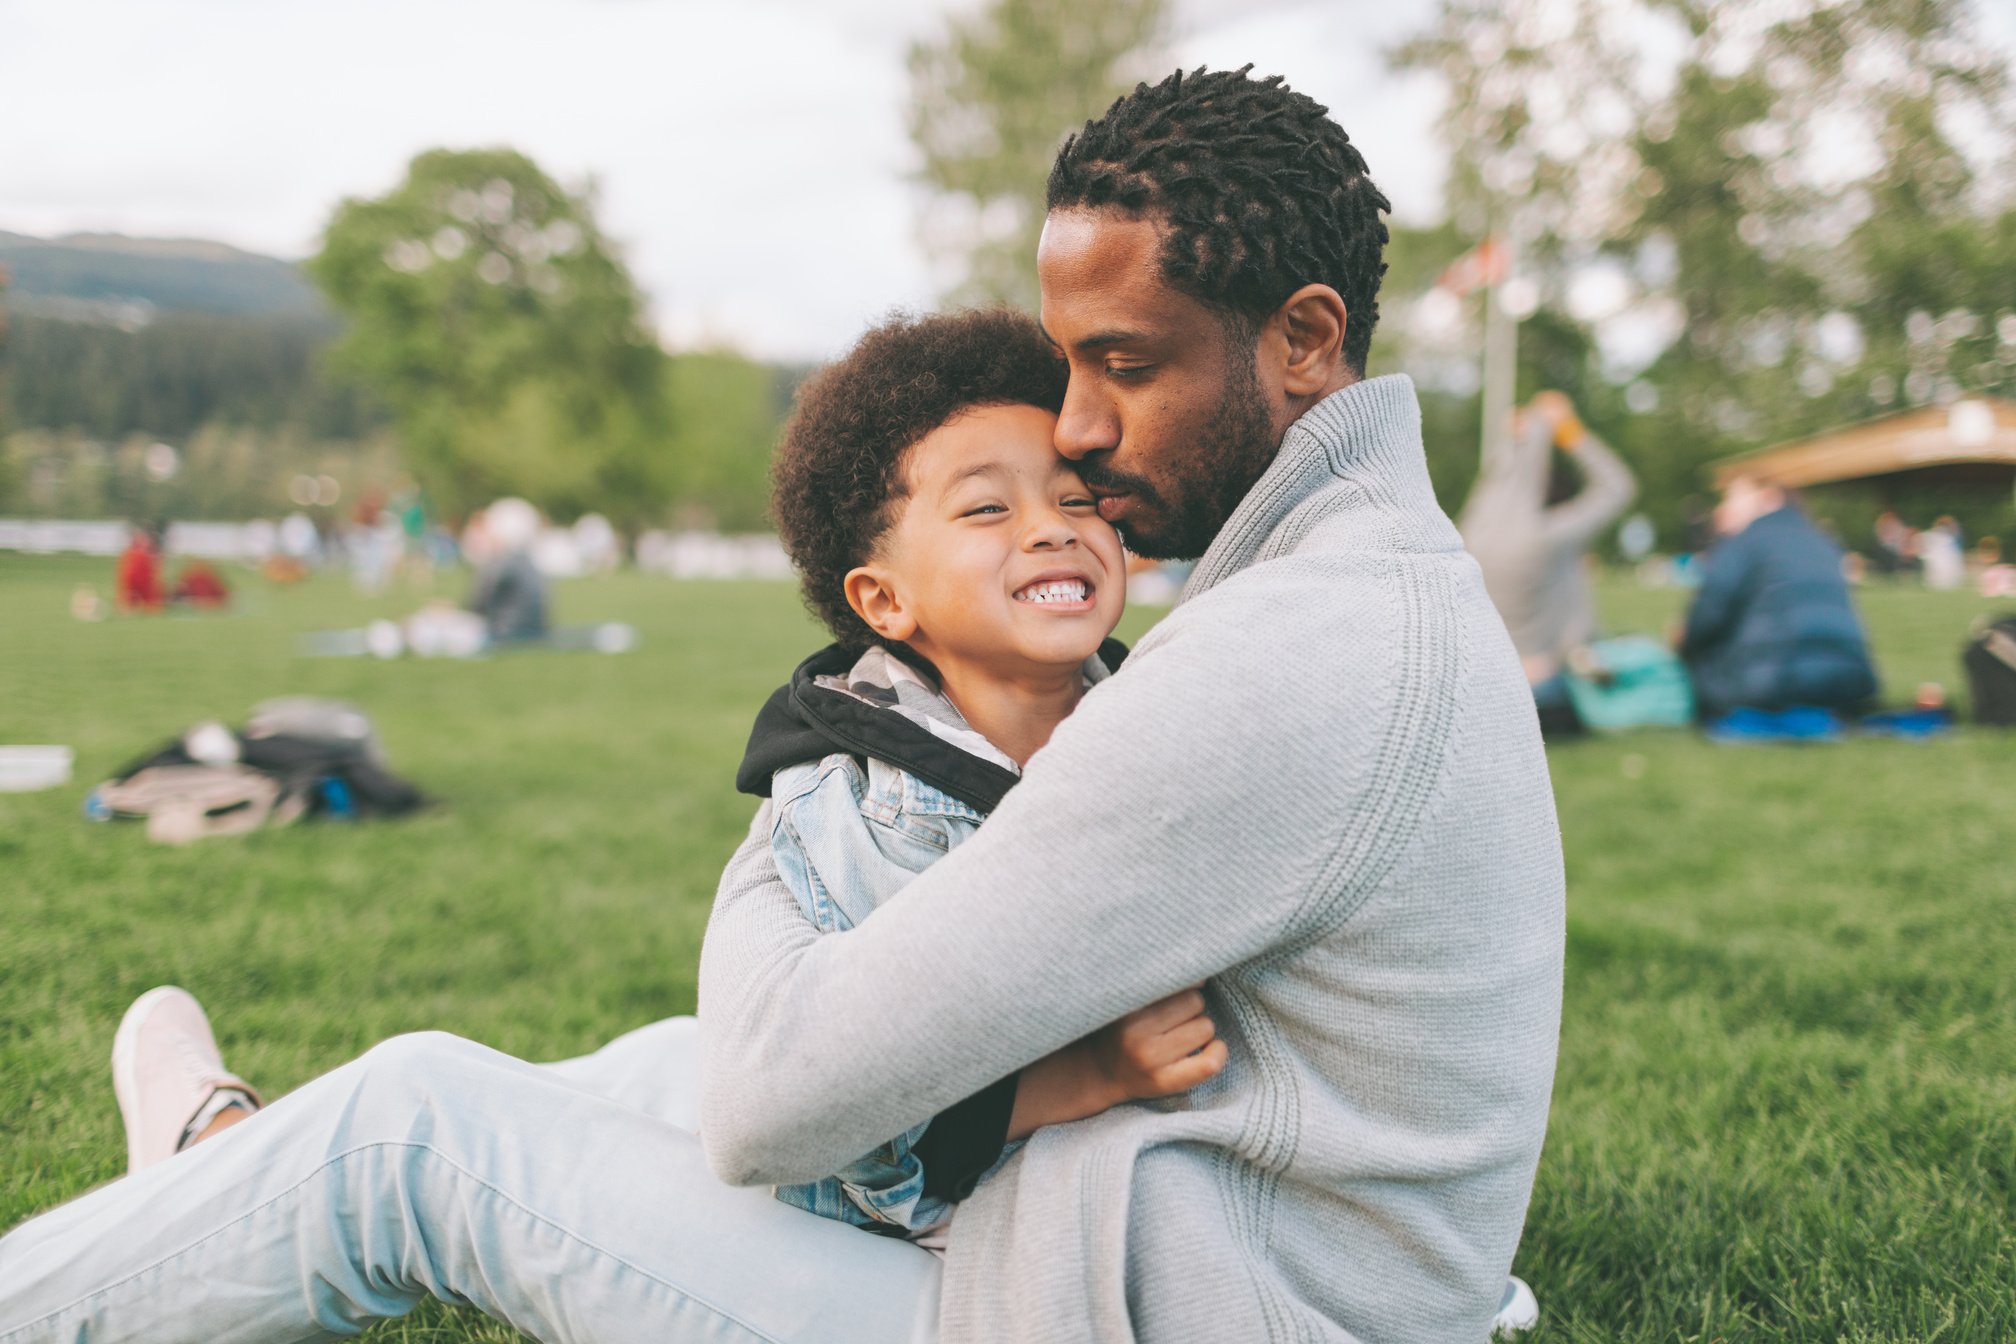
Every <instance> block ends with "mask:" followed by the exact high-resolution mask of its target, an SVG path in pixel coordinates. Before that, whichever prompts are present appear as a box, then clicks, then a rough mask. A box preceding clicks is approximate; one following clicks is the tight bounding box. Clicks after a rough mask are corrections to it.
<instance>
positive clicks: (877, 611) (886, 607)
mask: <svg viewBox="0 0 2016 1344" xmlns="http://www.w3.org/2000/svg"><path fill="white" fill-rule="evenodd" d="M840 588H841V591H842V592H844V593H846V594H847V605H848V606H850V607H852V608H854V614H855V615H856V616H859V617H860V618H861V619H862V620H863V621H865V622H866V623H867V625H868V628H869V629H870V630H873V631H874V632H875V633H876V634H878V635H880V636H882V638H884V639H886V640H890V641H893V642H895V643H898V644H900V643H903V642H904V641H906V640H908V639H909V638H910V637H911V636H912V635H914V634H916V633H917V618H916V617H914V616H912V615H911V614H910V613H909V610H908V609H907V608H906V607H905V606H904V605H903V599H902V597H901V596H899V595H898V594H897V592H896V589H895V588H894V587H893V586H892V585H891V583H890V581H889V575H887V574H885V573H884V572H883V571H882V570H881V569H880V568H879V567H877V566H874V565H862V566H861V567H860V568H858V569H850V570H848V571H847V577H846V578H845V579H843V580H841V584H840Z"/></svg>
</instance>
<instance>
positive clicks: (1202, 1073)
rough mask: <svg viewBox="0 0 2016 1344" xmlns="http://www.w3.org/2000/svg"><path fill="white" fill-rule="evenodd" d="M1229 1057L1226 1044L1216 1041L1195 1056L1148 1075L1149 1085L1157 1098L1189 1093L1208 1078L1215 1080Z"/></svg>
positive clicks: (1166, 1065) (1164, 1066)
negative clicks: (1153, 1089)
mask: <svg viewBox="0 0 2016 1344" xmlns="http://www.w3.org/2000/svg"><path fill="white" fill-rule="evenodd" d="M1228 1057H1229V1055H1228V1052H1227V1050H1226V1048H1225V1042H1223V1041H1218V1040H1214V1041H1212V1042H1211V1044H1209V1045H1207V1046H1205V1047H1204V1048H1203V1049H1202V1050H1199V1051H1198V1052H1197V1053H1196V1054H1194V1055H1188V1056H1185V1057H1184V1058H1182V1059H1179V1060H1177V1061H1176V1062H1175V1063H1173V1064H1164V1065H1163V1066H1162V1067H1161V1068H1159V1069H1156V1070H1154V1071H1153V1072H1151V1073H1150V1074H1149V1075H1148V1081H1149V1083H1150V1084H1151V1085H1152V1086H1153V1087H1154V1088H1155V1093H1156V1095H1157V1096H1163V1097H1167V1096H1172V1095H1174V1094H1175V1093H1178V1092H1187V1091H1189V1090H1190V1089H1191V1088H1193V1087H1195V1086H1197V1084H1199V1083H1201V1082H1203V1081H1204V1080H1205V1079H1207V1078H1214V1077H1216V1076H1217V1075H1218V1072H1219V1071H1220V1070H1221V1069H1223V1068H1224V1067H1225V1061H1226V1059H1227V1058H1228Z"/></svg>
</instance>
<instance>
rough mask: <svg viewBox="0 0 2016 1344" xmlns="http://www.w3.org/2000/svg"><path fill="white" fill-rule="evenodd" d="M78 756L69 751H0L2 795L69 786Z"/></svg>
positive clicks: (49, 748)
mask: <svg viewBox="0 0 2016 1344" xmlns="http://www.w3.org/2000/svg"><path fill="white" fill-rule="evenodd" d="M75 761H76V753H74V752H73V751H71V750H70V748H68V747H54V746H37V747H0V793H33V792H34V791H35V790H37V789H53V788H55V787H56V786H57V785H58V784H68V783H69V782H70V767H71V765H72V764H74V763H75Z"/></svg>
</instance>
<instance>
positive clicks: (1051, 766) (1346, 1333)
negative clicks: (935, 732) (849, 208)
mask: <svg viewBox="0 0 2016 1344" xmlns="http://www.w3.org/2000/svg"><path fill="white" fill-rule="evenodd" d="M1385 204H1386V203H1385V200H1384V199H1383V198H1382V197H1381V196H1380V195H1379V194H1378V192H1377V190H1376V189H1375V188H1374V187H1373V185H1372V183H1371V181H1370V180H1369V178H1368V177H1367V176H1366V169H1365V165H1364V162H1363V160H1362V159H1361V158H1360V157H1359V155H1358V153H1357V151H1356V150H1355V149H1354V148H1353V147H1352V146H1351V145H1350V144H1349V142H1348V141H1347V139H1346V138H1345V136H1344V134H1343V132H1342V131H1341V130H1339V129H1338V128H1337V127H1336V126H1335V124H1334V123H1332V122H1330V121H1329V120H1327V119H1326V118H1325V116H1324V115H1323V109H1321V108H1320V107H1318V106H1317V105H1316V104H1314V103H1313V102H1311V101H1310V100H1308V99H1307V98H1305V97H1302V96H1300V95H1297V94H1292V93H1289V92H1288V91H1287V90H1285V89H1283V88H1282V87H1280V85H1279V82H1278V81H1275V80H1267V81H1254V80H1250V79H1248V78H1247V77H1246V76H1245V74H1244V72H1243V71H1242V72H1239V73H1236V74H1225V73H1219V74H1208V75H1207V74H1202V73H1201V72H1200V73H1199V74H1198V75H1196V76H1187V77H1186V76H1176V77H1172V78H1171V79H1169V80H1167V81H1165V82H1164V83H1163V84H1161V85H1159V86H1157V87H1155V88H1152V89H1149V88H1142V89H1138V90H1137V91H1136V92H1135V93H1134V94H1133V95H1131V96H1130V97H1128V98H1125V99H1123V100H1121V101H1120V102H1119V103H1118V104H1116V105H1115V106H1114V108H1113V109H1112V110H1111V111H1109V112H1108V113H1107V115H1106V116H1105V117H1103V118H1102V119H1100V120H1099V121H1097V122H1094V123H1091V124H1090V125H1088V126H1087V127H1086V129H1085V131H1084V132H1083V133H1082V134H1081V135H1080V136H1078V137H1076V138H1074V139H1073V140H1072V141H1070V142H1069V143H1067V144H1066V146H1065V147H1064V149H1063V150H1062V151H1061V152H1060V154H1059V157H1058V160H1057V163H1056V166H1055V167H1054V169H1053V171H1052V173H1051V177H1050V184H1049V205H1050V212H1049V217H1048V221H1047V224H1046V227H1045V231H1044V237H1043V242H1042V246H1041V249H1040V251H1039V254H1038V274H1039V278H1040V280H1041V285H1042V296H1043V314H1042V315H1043V321H1044V324H1045V326H1046V328H1047V329H1048V331H1049V333H1050V335H1051V337H1052V338H1053V339H1054V340H1055V341H1056V342H1057V344H1058V347H1059V349H1060V350H1061V351H1063V353H1064V354H1065V356H1066V357H1067V358H1068V360H1069V362H1070V385H1069V388H1068V391H1067V393H1066V398H1065V404H1064V408H1063V411H1062V413H1061V416H1060V419H1059V424H1058V429H1057V442H1058V447H1059V448H1060V449H1061V450H1062V451H1063V452H1064V453H1066V454H1067V455H1068V456H1071V457H1074V458H1077V459H1078V460H1079V463H1080V471H1081V473H1082V474H1083V476H1084V477H1085V479H1086V481H1087V483H1088V484H1090V485H1091V486H1092V487H1093V489H1094V492H1095V493H1096V494H1098V495H1099V496H1100V511H1101V513H1102V514H1103V515H1104V516H1106V517H1107V518H1108V519H1110V520H1112V521H1113V522H1115V523H1116V524H1118V525H1119V526H1120V527H1121V529H1122V530H1123V533H1124V534H1125V536H1126V537H1127V539H1128V542H1129V545H1130V546H1131V547H1133V548H1134V549H1136V550H1137V551H1139V552H1141V553H1143V554H1146V555H1150V556H1190V555H1196V554H1198V553H1199V552H1200V551H1201V552H1202V553H1203V555H1202V559H1201V560H1200V562H1199V564H1198V566H1197V568H1196V571H1195V572H1194V574H1193V576H1192V577H1191V579H1190V581H1189V583H1188V585H1187V587H1186V589H1185V591H1184V595H1183V600H1182V602H1181V604H1180V605H1179V606H1178V607H1177V608H1176V609H1175V611H1174V612H1172V613H1171V615H1170V616H1169V617H1168V618H1167V619H1166V620H1164V621H1163V622H1162V624H1161V625H1159V626H1158V627H1157V628H1156V629H1155V630H1154V631H1153V632H1151V633H1150V635H1149V636H1148V637H1147V638H1146V639H1144V640H1143V641H1142V643H1141V645H1140V647H1139V648H1138V650H1137V651H1136V652H1135V653H1134V654H1133V655H1132V657H1131V658H1130V660H1129V662H1128V665H1127V667H1126V668H1125V669H1124V670H1123V672H1122V673H1121V674H1119V675H1117V676H1116V677H1114V678H1113V679H1112V681H1111V684H1110V686H1106V687H1102V688H1100V689H1097V690H1094V691H1092V692H1091V693H1089V694H1088V695H1087V696H1086V697H1085V699H1084V701H1083V703H1082V704H1081V705H1080V707H1079V708H1078V710H1077V712H1076V713H1075V714H1074V715H1073V716H1072V717H1071V718H1070V719H1068V720H1066V721H1065V722H1064V723H1063V724H1062V725H1060V727H1059V728H1058V730H1057V732H1056V734H1055V736H1054V737H1053V738H1052V739H1051V741H1050V743H1049V745H1048V746H1047V747H1045V749H1044V751H1043V752H1042V753H1041V755H1039V756H1038V757H1036V758H1035V759H1033V760H1032V761H1031V762H1030V764H1029V769H1028V772H1027V775H1026V777H1025V778H1024V779H1023V781H1022V783H1021V784H1020V785H1018V786H1017V788H1016V790H1015V792H1014V793H1012V794H1011V795H1010V796H1009V797H1008V799H1007V800H1006V801H1005V802H1004V803H1003V804H1002V806H1001V808H1000V809H999V810H998V811H997V812H996V813H995V814H994V816H993V818H992V819H991V820H990V821H989V822H988V824H987V825H986V826H985V827H983V828H982V829H981V830H980V832H979V834H978V835H976V836H975V837H973V838H972V839H971V840H969V841H968V842H967V843H966V844H965V845H964V846H962V847H961V848H960V849H959V850H957V851H955V852H954V853H953V854H951V855H950V856H948V857H947V858H946V859H944V860H943V861H941V862H940V863H938V864H937V865H935V866H934V867H933V868H931V869H930V870H929V871H928V872H926V873H924V874H923V875H922V876H920V877H919V878H918V879H917V880H916V881H915V882H914V883H913V884H912V885H911V886H909V887H907V888H906V889H905V890H904V891H903V892H902V893H901V894H900V895H899V896H898V897H897V898H896V899H895V900H893V901H892V902H890V903H889V904H888V905H886V906H884V907H883V908H882V910H881V911H880V912H879V913H878V915H877V917H876V919H875V920H873V921H870V922H869V923H867V924H865V925H863V926H862V927H861V928H860V929H858V930H855V931H854V932H853V933H852V934H850V935H848V936H847V937H843V938H828V939H823V940H822V939H819V938H817V936H816V935H815V934H814V933H813V932H812V931H811V930H810V929H808V928H806V927H805V926H804V924H803V921H802V920H798V919H795V918H794V917H793V916H792V913H791V905H792V902H791V897H790V895H789V893H788V892H786V891H785V890H784V889H783V887H782V886H781V885H780V884H779V882H778V880H777V878H776V875H775V874H774V872H772V871H771V870H770V869H771V865H770V861H769V858H768V855H767V852H766V851H764V850H763V848H762V847H761V844H760V838H761V837H762V836H763V835H765V834H767V830H768V823H767V821H766V820H765V819H764V818H763V817H761V816H759V818H758V822H757V826H756V830H755V832H754V833H753V835H752V840H751V842H750V843H749V844H748V845H745V847H744V849H743V851H742V852H741V854H740V855H739V856H738V859H737V861H736V863H735V864H733V865H731V867H730V870H729V872H728V874H727V876H726V878H725V879H724V882H723V889H722V895H721V897H720V900H719V902H718V904H717V906H716V911H715V916H714V920H713V922H712V924H711V925H710V927H709V931H708V936H707V943H706V947H705V950H704V952H703V955H702V963H701V1016H702V1020H703V1021H704V1022H705V1023H706V1024H707V1036H706V1070H705V1074H704V1077H705V1085H704V1088H703V1099H704V1110H703V1119H702V1126H701V1132H702V1134H703V1136H705V1139H706V1143H707V1147H708V1152H709V1157H710V1160H711V1161H712V1163H713V1165H714V1167H715V1169H716V1170H717V1171H719V1172H720V1173H721V1174H722V1175H723V1176H724V1177H725V1178H727V1179H729V1180H732V1181H736V1182H752V1181H787V1180H795V1179H802V1178H803V1177H805V1176H807V1175H810V1174H815V1173H817V1172H819V1171H823V1170H829V1169H831V1167H832V1165H833V1164H834V1163H835V1162H836V1161H844V1160H846V1158H847V1157H849V1156H851V1155H853V1154H855V1153H858V1152H861V1151H865V1150H866V1149H867V1148H868V1147H869V1146H871V1145H872V1144H873V1143H875V1142H876V1141H878V1139H879V1138H880V1137H881V1136H883V1135H885V1134H887V1133H891V1132H896V1131H899V1130H901V1129H902V1127H903V1126H904V1125H906V1124H911V1123H915V1122H916V1121H917V1120H918V1119H920V1118H922V1117H924V1116H927V1115H929V1114H931V1113H932V1112H933V1111H935V1110H937V1109H939V1108H942V1107H943V1106H945V1105H946V1104H948V1103H951V1102H953V1101H955V1100H956V1099H958V1098H960V1097H963V1096H966V1095H968V1094H971V1093H974V1092H976V1091H977V1090H979V1089H980V1088H981V1087H983V1086H984V1085H986V1084H988V1083H989V1082H990V1081H991V1080H993V1079H995V1078H998V1077H1000V1076H1001V1075H1003V1074H1005V1073H1008V1072H1010V1071H1012V1070H1014V1069H1016V1068H1018V1067H1020V1066H1021V1065H1023V1064H1025V1063H1027V1062H1028V1061H1030V1060H1033V1059H1035V1058H1037V1057H1039V1056H1041V1055H1042V1054H1044V1053H1045V1052H1046V1051H1048V1050H1052V1049H1055V1048H1057V1047H1058V1046H1060V1045H1062V1044H1064V1043H1066V1042H1068V1041H1070V1040H1072V1039H1074V1038H1076V1037H1078V1036H1081V1035H1083V1034H1084V1033H1086V1032H1088V1031H1090V1030H1092V1029H1094V1028H1095V1027H1097V1026H1099V1025H1100V1024H1102V1023H1104V1022H1106V1021H1109V1020H1111V1019H1112V1018H1113V1017H1114V1016H1115V1015H1116V1014H1117V1013H1120V1012H1124V1011H1126V1010H1127V1009H1129V1008H1132V1007H1135V1006H1138V1005H1139V1004H1142V1003H1145V1002H1148V1001H1149V1000H1151V999H1153V998H1155V997H1156V996H1158V995H1161V994H1167V993H1170V992H1172V991H1174V990H1176V989H1178V988H1180V987H1182V986H1183V985H1185V984H1190V983H1195V982H1197V981H1199V980H1202V979H1206V978H1208V983H1209V987H1208V989H1207V998H1208V1000H1209V1002H1210V1007H1211V1015H1212V1017H1213V1019H1214V1020H1215V1021H1217V1022H1218V1023H1220V1024H1221V1027H1222V1029H1223V1031H1224V1033H1225V1035H1226V1036H1227V1038H1228V1041H1229V1042H1230V1043H1231V1052H1232V1061H1231V1063H1230V1065H1229V1066H1228V1067H1227V1068H1226V1070H1225V1071H1224V1073H1223V1074H1221V1075H1220V1076H1219V1077H1218V1078H1217V1079H1215V1080H1214V1081H1213V1082H1211V1083H1207V1084H1206V1085H1204V1086H1203V1087H1201V1088H1199V1089H1197V1090H1196V1091H1194V1092H1192V1093H1189V1094H1187V1095H1186V1096H1185V1097H1183V1098H1181V1099H1179V1100H1177V1101H1175V1102H1172V1103H1167V1104H1161V1105H1134V1106H1124V1107H1120V1108H1117V1109H1115V1110H1113V1111H1111V1112H1109V1113H1107V1114H1106V1115H1103V1116H1100V1117H1097V1118H1095V1119H1093V1120H1090V1121H1086V1122H1082V1123H1078V1124H1073V1125H1065V1126H1059V1127H1056V1128H1053V1129H1047V1130H1043V1131H1039V1132H1038V1134H1037V1135H1036V1136H1035V1137H1034V1138H1033V1139H1032V1140H1031V1141H1030V1142H1029V1143H1028V1145H1027V1146H1026V1147H1024V1148H1023V1149H1022V1150H1021V1151H1020V1152H1018V1153H1017V1154H1016V1155H1015V1156H1014V1157H1013V1158H1012V1159H1011V1160H1010V1161H1009V1163H1008V1164H1007V1166H1006V1167H1005V1168H1003V1169H1002V1170H1001V1171H1000V1172H999V1173H997V1174H995V1175H994V1176H993V1177H992V1178H990V1179H989V1180H988V1181H987V1182H986V1183H984V1184H983V1185H981V1187H980V1188H979V1189H978V1191H977V1192H976V1193H975V1194H974V1195H973V1196H972V1197H971V1198H970V1199H968V1200H967V1201H966V1203H965V1204H963V1205H962V1206H961V1208H960V1210H959V1212H958V1214H957V1216H956V1217H955V1218H954V1220H953V1224H952V1235H951V1248H950V1255H949V1259H948V1262H947V1266H946V1272H945V1281H944V1307H943V1313H942V1324H943V1329H944V1336H945V1338H947V1339H952V1340H974V1341H979V1340H1028V1341H1054V1340H1077V1339H1086V1340H1101V1341H1117V1340H1125V1339H1130V1338H1138V1339H1142V1340H1190V1339H1196V1340H1206V1339H1209V1340H1257V1339H1283V1340H1285V1339H1302V1338H1333V1339H1334V1338H1350V1339H1360V1340H1394V1341H1400V1340H1437V1341H1440V1340H1464V1339H1479V1338H1482V1337H1483V1335H1484V1334H1485V1332H1486V1329H1487V1325H1488V1322H1489V1320H1490V1318H1491V1315H1492V1311H1493V1309H1494V1308H1495V1306H1496V1304H1497V1297H1498V1293H1499V1291H1500V1290H1501V1289H1502V1288H1503V1286H1504V1283H1505V1277H1504V1276H1505V1271H1506V1268H1507V1266H1508V1264H1509V1261H1510V1256H1511V1252H1512V1250H1513V1247H1514V1244H1515V1243H1516V1241H1517V1238H1518V1234H1519V1227H1520V1223H1521V1220H1522V1217H1523V1213H1524V1208H1525V1202H1526V1198H1527V1195H1528V1191H1529V1188H1530V1183H1531V1179H1532V1175H1533V1170H1534V1164H1535V1160H1536V1159H1537V1156H1538V1152H1539V1144H1540V1140H1541V1136H1542V1132H1543V1129H1544V1123H1545V1117H1546V1110H1547V1098H1548V1092H1549V1084H1550V1080H1551V1077H1552V1072H1553V1064H1554V1050H1555V1039H1556V1030H1557V1025H1558V1013H1559V1005H1560V997H1559V995H1560V969H1561V961H1560V959H1561V942H1562V925H1561V920H1562V904H1561V903H1562V876H1561V866H1560V864H1561V859H1560V849H1559V840H1558V832H1557V830H1556V823H1555V819H1554V812H1553V805H1552V800H1551V796H1550V793H1549V788H1548V780H1547V775H1546V768H1545V763H1544V759H1543V756H1542V753H1541V748H1540V744H1539V738H1538V734H1537V731H1536V725H1535V721H1534V714H1533V709H1532V700H1531V697H1530V695H1529V693H1528V691H1527V688H1526V683H1525V679H1524V677H1523V676H1522V675H1521V672H1520V667H1519V661H1518V658H1517V656H1516V654H1515V653H1514V652H1513V649H1512V647H1511V644H1510V642H1509V640H1508V639H1507V638H1506V634H1505V629H1504V626H1503V624H1502V623H1501V622H1500V620H1499V619H1498V617H1497V615H1496V614H1495V613H1494V611H1493V610H1492V608H1491V605H1490V602H1489V599H1488V598H1487V597H1486V595H1485V592H1484V587H1483V584H1482V581H1481V579H1480V577H1479V575H1478V572H1477V568H1476V566H1475V565H1474V564H1473V563H1472V562H1471V561H1470V559H1469V558H1468V557H1467V556H1466V555H1465V554H1464V553H1463V551H1462V548H1461V543H1460V542H1459V540H1458V538H1457V536H1456V533H1455V529H1454V528H1453V527H1452V526H1451V525H1450V524H1449V522H1448V520H1447V519H1446V518H1445V517H1444V516H1443V514H1442V513H1441V511H1440V510H1439V509H1438V508H1437V506H1436V504H1435V499H1434V495H1433V492H1432V490H1431V488H1430V485H1429V480H1428V475H1427V471H1426V468H1425V464H1424V460H1423V454H1422V448H1421V443H1420V429H1419V419H1418V412H1417V408H1416V405H1415V401H1414V396H1413V390H1412V386H1411V384H1409V383H1408V382H1407V381H1406V380H1405V379H1404V378H1399V377H1390V378H1381V379H1376V380H1372V381H1369V382H1365V381H1361V378H1362V375H1363V371H1364V368H1365V359H1366V351H1367V348H1368V346H1369V343H1370V338H1371V332H1372V327H1373V323H1374V320H1375V318H1376V313H1377V308H1376V302H1375V300H1376V294H1377V290H1378V281H1379V275H1380V270H1381V263H1380V259H1379V257H1380V248H1381V244H1382V243H1383V242H1384V240H1385V228H1384V226H1383V224H1382V223H1381V221H1380V219H1379V212H1380V211H1381V210H1382V209H1384V208H1385ZM920 1024H929V1025H928V1027H922V1028H920Z"/></svg>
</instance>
